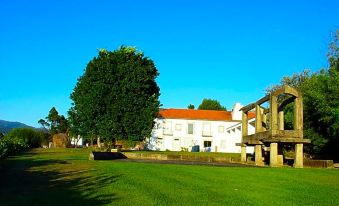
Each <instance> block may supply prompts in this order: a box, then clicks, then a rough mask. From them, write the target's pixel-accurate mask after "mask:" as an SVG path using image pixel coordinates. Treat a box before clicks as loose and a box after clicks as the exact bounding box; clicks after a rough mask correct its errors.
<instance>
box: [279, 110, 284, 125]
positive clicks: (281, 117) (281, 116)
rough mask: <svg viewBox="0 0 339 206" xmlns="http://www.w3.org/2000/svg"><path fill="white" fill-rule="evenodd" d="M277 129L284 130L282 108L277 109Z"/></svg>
mask: <svg viewBox="0 0 339 206" xmlns="http://www.w3.org/2000/svg"><path fill="white" fill-rule="evenodd" d="M278 117H279V118H278V119H279V130H284V110H281V111H279V114H278Z"/></svg>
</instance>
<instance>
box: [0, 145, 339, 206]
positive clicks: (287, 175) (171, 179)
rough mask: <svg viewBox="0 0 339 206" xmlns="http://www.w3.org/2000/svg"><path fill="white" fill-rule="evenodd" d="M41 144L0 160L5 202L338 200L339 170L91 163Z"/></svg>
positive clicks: (77, 152) (80, 152)
mask: <svg viewBox="0 0 339 206" xmlns="http://www.w3.org/2000/svg"><path fill="white" fill-rule="evenodd" d="M89 152H90V151H89V150H87V149H36V150H32V151H30V152H27V153H24V154H21V155H17V156H14V157H10V158H8V159H7V160H1V162H0V180H1V182H0V183H1V184H0V205H60V206H65V205H339V170H336V169H294V168H268V167H265V168H256V167H248V168H244V167H213V166H194V165H170V164H155V163H136V162H124V161H90V160H88V155H89Z"/></svg>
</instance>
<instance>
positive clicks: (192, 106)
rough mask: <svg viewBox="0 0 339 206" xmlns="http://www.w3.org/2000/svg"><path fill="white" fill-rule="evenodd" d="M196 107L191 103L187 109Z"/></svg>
mask: <svg viewBox="0 0 339 206" xmlns="http://www.w3.org/2000/svg"><path fill="white" fill-rule="evenodd" d="M194 108H195V107H194V105H193V104H189V105H188V106H187V109H194Z"/></svg>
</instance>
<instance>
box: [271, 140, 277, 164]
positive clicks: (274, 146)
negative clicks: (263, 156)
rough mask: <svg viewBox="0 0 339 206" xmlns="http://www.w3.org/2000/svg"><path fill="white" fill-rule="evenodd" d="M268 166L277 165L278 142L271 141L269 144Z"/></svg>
mask: <svg viewBox="0 0 339 206" xmlns="http://www.w3.org/2000/svg"><path fill="white" fill-rule="evenodd" d="M270 166H271V167H277V166H278V143H271V145H270Z"/></svg>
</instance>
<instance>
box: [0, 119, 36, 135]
mask: <svg viewBox="0 0 339 206" xmlns="http://www.w3.org/2000/svg"><path fill="white" fill-rule="evenodd" d="M14 128H34V127H31V126H28V125H26V124H24V123H21V122H9V121H5V120H0V132H2V133H8V132H9V131H11V129H14Z"/></svg>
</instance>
